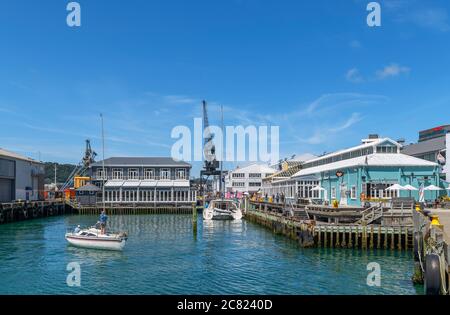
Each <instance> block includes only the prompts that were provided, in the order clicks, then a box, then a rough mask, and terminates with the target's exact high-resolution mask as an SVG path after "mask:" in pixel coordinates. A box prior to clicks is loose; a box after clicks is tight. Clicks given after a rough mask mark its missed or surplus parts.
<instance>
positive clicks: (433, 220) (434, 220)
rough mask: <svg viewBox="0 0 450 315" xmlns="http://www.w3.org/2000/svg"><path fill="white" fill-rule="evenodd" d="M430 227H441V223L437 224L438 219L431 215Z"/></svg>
mask: <svg viewBox="0 0 450 315" xmlns="http://www.w3.org/2000/svg"><path fill="white" fill-rule="evenodd" d="M431 225H433V226H438V227H442V224H441V222H439V217H438V216H437V215H435V214H433V215H431Z"/></svg>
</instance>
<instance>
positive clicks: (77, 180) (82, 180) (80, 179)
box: [73, 176, 91, 189]
mask: <svg viewBox="0 0 450 315" xmlns="http://www.w3.org/2000/svg"><path fill="white" fill-rule="evenodd" d="M90 180H91V178H90V177H87V176H75V177H74V178H73V188H75V189H78V188H80V187H83V186H85V185H86V183H87V182H89V181H90Z"/></svg>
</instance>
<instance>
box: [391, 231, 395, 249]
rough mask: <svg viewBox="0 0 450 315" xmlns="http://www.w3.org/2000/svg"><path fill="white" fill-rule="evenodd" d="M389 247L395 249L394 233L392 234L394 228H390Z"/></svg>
mask: <svg viewBox="0 0 450 315" xmlns="http://www.w3.org/2000/svg"><path fill="white" fill-rule="evenodd" d="M391 231H392V232H391V249H392V250H394V249H395V243H394V242H395V234H394V228H392V230H391Z"/></svg>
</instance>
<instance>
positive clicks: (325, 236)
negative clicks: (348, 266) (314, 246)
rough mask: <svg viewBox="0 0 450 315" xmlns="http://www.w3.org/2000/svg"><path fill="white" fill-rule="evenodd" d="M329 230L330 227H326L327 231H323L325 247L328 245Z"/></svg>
mask: <svg viewBox="0 0 450 315" xmlns="http://www.w3.org/2000/svg"><path fill="white" fill-rule="evenodd" d="M327 232H328V227H325V231H324V233H323V247H327V245H328V244H327V234H328V233H327Z"/></svg>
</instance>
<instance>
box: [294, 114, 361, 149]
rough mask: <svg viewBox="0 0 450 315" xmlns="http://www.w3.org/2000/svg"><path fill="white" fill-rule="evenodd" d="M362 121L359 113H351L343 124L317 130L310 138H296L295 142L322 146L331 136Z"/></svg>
mask: <svg viewBox="0 0 450 315" xmlns="http://www.w3.org/2000/svg"><path fill="white" fill-rule="evenodd" d="M362 119H363V118H362V117H361V115H360V114H359V113H352V114H351V116H350V117H349V118H347V120H345V121H344V122H343V123H341V124H340V125H338V126H337V127H333V128H317V129H316V130H315V132H314V133H313V134H312V135H311V136H309V137H307V138H300V137H297V140H298V141H299V142H300V143H307V144H312V145H318V144H323V143H326V142H327V141H328V140H329V139H330V137H331V136H333V135H336V134H338V133H340V132H342V131H344V130H346V129H348V128H350V127H352V126H353V125H355V124H356V123H358V122H360V121H361V120H362Z"/></svg>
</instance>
